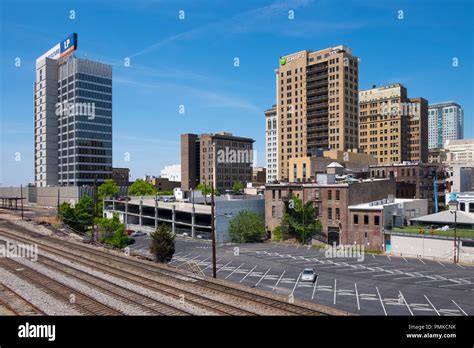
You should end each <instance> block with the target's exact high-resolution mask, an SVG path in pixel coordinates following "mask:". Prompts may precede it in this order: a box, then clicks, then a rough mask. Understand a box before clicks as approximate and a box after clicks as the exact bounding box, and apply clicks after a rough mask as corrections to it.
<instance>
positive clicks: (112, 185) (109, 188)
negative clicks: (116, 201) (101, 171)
mask: <svg viewBox="0 0 474 348" xmlns="http://www.w3.org/2000/svg"><path fill="white" fill-rule="evenodd" d="M119 190H120V189H119V187H118V185H117V184H116V182H115V181H114V180H112V179H109V180H106V181H105V182H104V183H103V184H102V185H100V186H99V188H98V189H97V197H98V202H97V207H98V209H97V216H102V212H103V208H104V207H103V205H104V197H115V196H117V194H118V193H119Z"/></svg>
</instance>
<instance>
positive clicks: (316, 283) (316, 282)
mask: <svg viewBox="0 0 474 348" xmlns="http://www.w3.org/2000/svg"><path fill="white" fill-rule="evenodd" d="M318 279H319V277H316V281H315V282H314V288H313V294H312V295H311V299H312V300H313V299H314V293H315V291H316V286H317V285H318Z"/></svg>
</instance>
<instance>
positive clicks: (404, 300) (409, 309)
mask: <svg viewBox="0 0 474 348" xmlns="http://www.w3.org/2000/svg"><path fill="white" fill-rule="evenodd" d="M398 292H399V293H400V296H401V297H402V299H403V302H405V304H406V305H407V308H408V311H409V312H410V314H411V316H413V312H412V311H411V308H410V306H409V305H408V302H407V300H406V299H405V296H403V294H402V292H401V291H400V290H398Z"/></svg>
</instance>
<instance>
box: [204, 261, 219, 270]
mask: <svg viewBox="0 0 474 348" xmlns="http://www.w3.org/2000/svg"><path fill="white" fill-rule="evenodd" d="M220 260H221V259H219V260H216V267H217V264H218V263H219V261H220ZM211 266H212V262H209V264H208V265H207V266H206V267H205V268H204V269H203V270H202V271H203V272H204V271H205V270H206V269H208V268H209V267H211Z"/></svg>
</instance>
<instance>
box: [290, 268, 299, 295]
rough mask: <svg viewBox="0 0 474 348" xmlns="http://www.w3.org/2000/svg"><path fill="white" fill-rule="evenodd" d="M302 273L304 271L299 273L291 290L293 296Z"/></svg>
mask: <svg viewBox="0 0 474 348" xmlns="http://www.w3.org/2000/svg"><path fill="white" fill-rule="evenodd" d="M301 274H302V273H300V274H299V276H298V279H297V280H296V283H295V286H294V287H293V290H291V293H290V296H293V293H294V292H295V289H296V286H297V285H298V283H299V282H300V278H301Z"/></svg>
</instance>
